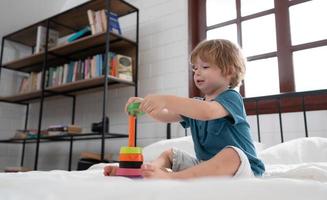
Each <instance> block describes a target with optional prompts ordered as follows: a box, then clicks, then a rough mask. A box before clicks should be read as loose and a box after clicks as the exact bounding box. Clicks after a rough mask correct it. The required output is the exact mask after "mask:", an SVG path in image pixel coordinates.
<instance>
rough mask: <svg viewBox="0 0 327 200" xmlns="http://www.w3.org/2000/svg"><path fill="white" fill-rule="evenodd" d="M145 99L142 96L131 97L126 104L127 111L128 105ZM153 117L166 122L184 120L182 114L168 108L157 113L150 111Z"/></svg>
mask: <svg viewBox="0 0 327 200" xmlns="http://www.w3.org/2000/svg"><path fill="white" fill-rule="evenodd" d="M143 100H144V99H143V98H141V97H131V98H129V100H128V101H127V103H126V105H125V111H126V112H127V106H128V105H129V104H131V103H133V102H142V101H143ZM148 114H149V115H150V116H151V117H152V118H154V119H156V120H158V121H161V122H165V123H170V122H179V121H182V118H181V116H180V115H178V114H176V113H173V112H171V111H168V110H167V109H165V108H163V109H161V110H160V111H159V112H156V113H148Z"/></svg>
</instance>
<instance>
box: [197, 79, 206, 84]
mask: <svg viewBox="0 0 327 200" xmlns="http://www.w3.org/2000/svg"><path fill="white" fill-rule="evenodd" d="M196 82H197V83H198V84H202V83H203V82H204V80H197V81H196Z"/></svg>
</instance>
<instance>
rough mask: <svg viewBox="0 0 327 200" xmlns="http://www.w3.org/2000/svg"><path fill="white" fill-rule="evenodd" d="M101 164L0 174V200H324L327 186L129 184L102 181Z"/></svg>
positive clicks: (290, 182)
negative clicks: (82, 168)
mask: <svg viewBox="0 0 327 200" xmlns="http://www.w3.org/2000/svg"><path fill="white" fill-rule="evenodd" d="M103 166H104V165H103V164H100V165H97V166H96V167H94V168H91V169H89V170H86V171H73V172H67V171H58V170H57V171H50V172H39V171H36V172H27V173H17V174H0V180H1V181H0V199H4V200H12V199H24V200H35V199H42V200H55V199H58V200H59V199H67V200H68V199H69V200H72V199H79V200H84V199H85V200H86V199H96V200H102V199H103V200H110V199H114V200H117V199H132V200H146V199H149V200H154V199H158V200H161V199H165V200H167V199H188V200H193V199H223V198H224V199H229V200H234V199H238V200H239V199H242V200H246V199H249V200H250V199H251V200H253V199H265V200H270V199H271V200H276V199H279V200H283V199H297V200H302V199H303V200H304V199H306V200H307V199H317V200H320V199H321V200H325V199H326V196H327V184H326V183H324V182H319V181H311V180H296V179H290V178H269V179H259V178H253V179H231V178H202V179H193V180H188V181H180V180H144V179H143V180H141V179H140V180H132V179H128V178H123V177H105V176H103V175H102V168H103Z"/></svg>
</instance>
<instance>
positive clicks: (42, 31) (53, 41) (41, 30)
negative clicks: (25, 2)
mask: <svg viewBox="0 0 327 200" xmlns="http://www.w3.org/2000/svg"><path fill="white" fill-rule="evenodd" d="M46 34H47V28H46V27H44V26H38V27H37V35H36V45H35V50H34V53H35V54H36V53H41V52H44V50H45V44H46ZM58 38H59V32H58V31H56V30H53V29H49V38H48V48H49V49H50V48H52V47H55V46H56V45H57V42H58Z"/></svg>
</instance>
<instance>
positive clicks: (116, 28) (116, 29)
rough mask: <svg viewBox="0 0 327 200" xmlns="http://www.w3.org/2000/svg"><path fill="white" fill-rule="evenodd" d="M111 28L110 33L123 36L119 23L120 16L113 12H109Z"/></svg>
mask: <svg viewBox="0 0 327 200" xmlns="http://www.w3.org/2000/svg"><path fill="white" fill-rule="evenodd" d="M109 20H110V27H109V31H110V32H113V33H117V34H119V35H121V29H120V24H119V21H118V15H117V14H116V13H113V12H109Z"/></svg>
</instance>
